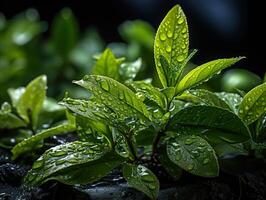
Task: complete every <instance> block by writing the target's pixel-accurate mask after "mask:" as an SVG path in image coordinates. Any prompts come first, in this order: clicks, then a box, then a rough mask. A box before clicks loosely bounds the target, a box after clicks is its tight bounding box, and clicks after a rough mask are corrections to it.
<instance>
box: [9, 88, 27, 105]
mask: <svg viewBox="0 0 266 200" xmlns="http://www.w3.org/2000/svg"><path fill="white" fill-rule="evenodd" d="M7 92H8V94H9V97H10V99H11V102H12V105H13V106H14V107H16V106H17V104H18V101H19V99H20V97H21V95H22V94H23V93H24V92H25V87H19V88H17V89H14V88H9V89H8V90H7Z"/></svg>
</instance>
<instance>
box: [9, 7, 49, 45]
mask: <svg viewBox="0 0 266 200" xmlns="http://www.w3.org/2000/svg"><path fill="white" fill-rule="evenodd" d="M46 27H47V25H46V23H44V22H40V21H39V15H38V13H37V11H36V10H34V9H28V10H26V12H25V13H21V14H20V15H19V16H17V18H16V19H15V20H12V21H10V23H9V26H8V29H7V33H6V34H7V37H8V39H9V40H11V41H12V42H13V43H14V44H16V45H18V46H22V45H25V44H28V43H29V42H30V41H32V40H33V39H34V38H35V37H36V36H37V35H39V34H40V33H41V32H43V31H45V30H46Z"/></svg>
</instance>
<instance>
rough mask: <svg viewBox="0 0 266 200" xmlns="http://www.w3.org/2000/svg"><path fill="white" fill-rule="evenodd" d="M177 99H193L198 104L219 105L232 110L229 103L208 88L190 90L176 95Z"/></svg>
mask: <svg viewBox="0 0 266 200" xmlns="http://www.w3.org/2000/svg"><path fill="white" fill-rule="evenodd" d="M176 98H177V99H182V100H186V101H191V102H193V103H196V104H205V105H209V106H217V107H220V108H224V109H228V110H230V107H229V105H228V104H227V103H226V102H225V101H223V100H222V99H221V98H219V96H217V95H216V94H215V93H212V92H210V91H208V90H204V89H197V90H189V91H186V92H184V93H183V94H182V95H181V96H178V97H176Z"/></svg>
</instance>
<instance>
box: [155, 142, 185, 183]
mask: <svg viewBox="0 0 266 200" xmlns="http://www.w3.org/2000/svg"><path fill="white" fill-rule="evenodd" d="M158 160H159V161H160V163H161V164H162V166H163V167H164V169H165V170H166V171H167V173H168V174H169V175H170V176H172V177H173V178H174V179H175V180H178V179H179V178H180V177H181V175H182V169H181V168H180V167H178V166H177V165H176V164H175V163H173V162H172V161H171V160H170V159H169V157H168V155H167V151H166V147H165V146H163V147H161V148H160V149H159V151H158Z"/></svg>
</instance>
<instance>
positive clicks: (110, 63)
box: [92, 48, 119, 80]
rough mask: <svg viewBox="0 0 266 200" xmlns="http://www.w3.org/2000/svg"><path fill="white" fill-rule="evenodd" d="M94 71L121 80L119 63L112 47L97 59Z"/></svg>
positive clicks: (96, 73)
mask: <svg viewBox="0 0 266 200" xmlns="http://www.w3.org/2000/svg"><path fill="white" fill-rule="evenodd" d="M92 73H93V74H95V75H102V76H108V77H110V78H113V79H115V80H119V63H118V62H117V60H116V58H115V55H114V54H113V52H112V51H111V50H110V49H108V48H107V49H106V50H105V51H104V52H103V53H102V54H101V56H100V58H99V59H98V60H97V62H96V64H95V66H94V68H93V70H92Z"/></svg>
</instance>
